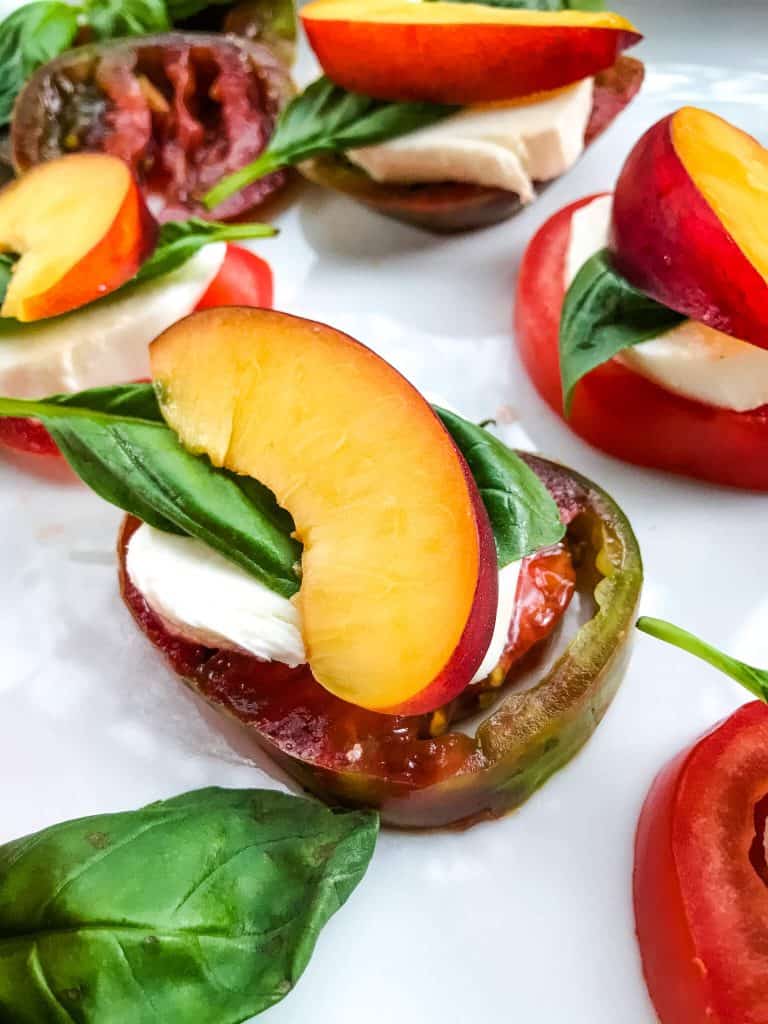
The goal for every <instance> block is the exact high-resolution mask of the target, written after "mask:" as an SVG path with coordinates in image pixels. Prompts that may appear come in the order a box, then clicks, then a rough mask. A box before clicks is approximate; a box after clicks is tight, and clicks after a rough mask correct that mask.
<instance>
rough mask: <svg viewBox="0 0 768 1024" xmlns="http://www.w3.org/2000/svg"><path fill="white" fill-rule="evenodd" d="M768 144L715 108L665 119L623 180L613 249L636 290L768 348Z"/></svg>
mask: <svg viewBox="0 0 768 1024" xmlns="http://www.w3.org/2000/svg"><path fill="white" fill-rule="evenodd" d="M766 222H768V150H766V149H765V148H764V147H763V146H761V145H760V143H759V142H758V141H757V140H756V139H754V138H752V136H751V135H747V134H746V133H745V132H742V131H740V130H739V129H738V128H735V127H734V126H733V125H731V124H729V123H728V122H727V121H724V120H723V119H722V118H720V117H717V116H716V115H715V114H711V113H709V112H707V111H705V110H699V109H697V108H694V107H684V108H682V109H681V110H678V111H677V112H676V113H674V114H671V115H669V116H668V117H665V118H664V119H663V120H661V121H659V122H658V124H655V125H654V126H653V127H652V128H651V129H650V130H649V131H648V132H646V134H645V135H644V136H643V137H642V138H641V139H640V141H639V142H638V144H637V145H636V146H635V148H634V150H633V151H632V153H631V154H630V156H629V159H628V160H627V162H626V164H625V165H624V168H623V170H622V172H621V175H620V177H619V181H618V184H617V185H616V192H615V194H614V202H613V225H612V239H611V249H612V252H613V256H614V259H615V262H616V266H617V268H618V269H619V270H620V271H621V273H622V274H623V275H624V276H625V277H626V278H627V279H628V280H629V281H630V282H631V283H632V284H633V285H635V287H636V288H639V289H641V290H642V291H644V292H646V294H648V295H650V296H651V297H652V298H654V299H656V301H657V302H661V303H663V304H664V305H665V306H669V307H670V309H674V310H676V311H677V312H678V313H682V314H683V315H685V316H688V317H691V318H692V319H694V320H699V321H701V322H702V323H705V324H707V325H709V326H710V327H714V328H716V329H717V330H719V331H724V332H725V333H726V334H731V335H733V336H734V337H737V338H742V339H744V340H746V341H750V342H752V343H753V344H755V345H759V346H761V347H762V348H768V235H767V234H766V232H765V229H764V225H765V224H766Z"/></svg>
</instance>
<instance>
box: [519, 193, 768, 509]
mask: <svg viewBox="0 0 768 1024" xmlns="http://www.w3.org/2000/svg"><path fill="white" fill-rule="evenodd" d="M594 198H596V197H595V196H588V197H587V198H586V199H581V200H579V201H578V202H576V203H572V204H571V205H570V206H567V207H566V208H565V209H564V210H561V211H560V212H559V213H557V214H555V216H554V217H552V218H551V219H550V220H549V221H547V222H546V223H545V224H544V226H543V227H542V228H541V229H540V230H539V232H538V233H537V234H536V236H535V237H534V239H533V241H532V242H531V244H530V245H529V247H528V250H527V252H526V254H525V256H524V257H523V262H522V265H521V268H520V277H519V280H518V286H517V301H516V308H515V333H516V336H517V345H518V348H519V351H520V356H521V358H522V361H523V363H524V365H525V367H526V369H527V370H528V373H529V374H530V376H531V379H532V380H533V383H534V384H535V385H536V388H537V390H538V391H539V393H540V394H541V395H542V397H543V398H544V399H545V400H546V402H547V403H548V404H549V405H550V406H551V407H552V409H554V411H555V412H556V413H557V414H558V415H559V416H561V417H562V416H563V404H562V389H561V386H560V346H559V330H560V314H561V311H562V307H563V301H564V299H565V259H566V253H567V250H568V243H569V240H570V225H571V218H572V217H573V214H574V213H575V212H576V210H578V209H579V207H581V206H584V205H585V204H586V203H589V202H591V201H592V200H593V199H594ZM567 422H568V425H569V426H570V427H571V429H572V430H574V431H575V432H576V433H577V434H579V435H580V436H581V437H583V438H584V439H585V440H586V441H589V443H590V444H592V445H594V446H595V447H596V448H601V449H602V450H603V451H605V452H608V453H609V454H610V455H615V456H616V457H617V458H619V459H624V460H625V461H627V462H634V463H637V464H638V465H641V466H652V467H654V468H656V469H665V470H669V471H671V472H673V473H682V474H684V475H686V476H693V477H699V478H701V479H703V480H711V481H713V482H715V483H720V484H729V485H730V486H733V487H746V488H753V489H755V490H761V491H765V490H768V458H766V453H768V406H762V407H761V408H759V409H755V410H753V411H751V412H732V411H730V410H728V409H717V408H715V407H714V406H709V405H704V404H703V403H701V402H694V401H691V400H690V399H687V398H680V397H679V396H678V395H673V394H672V393H671V392H669V391H665V390H664V389H663V388H660V387H658V385H656V384H653V383H651V381H648V380H645V379H644V378H643V377H640V376H639V375H638V374H636V373H633V372H632V371H631V370H629V369H627V368H626V367H624V366H621V365H620V364H619V363H617V362H615V361H611V362H609V363H605V364H604V365H603V366H599V367H598V368H597V369H595V370H593V371H592V372H591V373H589V374H587V376H586V377H584V378H583V379H582V380H581V381H580V383H579V384H578V385H577V387H576V392H575V395H574V401H573V408H572V412H571V416H570V418H569V419H568V421H567Z"/></svg>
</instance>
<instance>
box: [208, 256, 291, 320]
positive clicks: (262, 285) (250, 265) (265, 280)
mask: <svg viewBox="0 0 768 1024" xmlns="http://www.w3.org/2000/svg"><path fill="white" fill-rule="evenodd" d="M272 297H273V288H272V270H271V269H270V266H269V264H268V263H267V262H266V260H263V259H262V258H261V257H260V256H257V255H256V254H255V253H253V252H250V251H249V250H248V249H243V248H242V246H239V245H228V246H227V255H226V256H225V258H224V262H223V263H222V265H221V269H220V270H219V272H218V274H217V275H216V277H215V278H214V279H213V281H212V282H211V284H210V286H209V288H208V291H207V292H206V293H205V295H204V296H203V297H202V299H200V301H199V302H198V304H197V306H195V309H196V310H198V309H210V308H211V307H212V306H263V307H271V306H272Z"/></svg>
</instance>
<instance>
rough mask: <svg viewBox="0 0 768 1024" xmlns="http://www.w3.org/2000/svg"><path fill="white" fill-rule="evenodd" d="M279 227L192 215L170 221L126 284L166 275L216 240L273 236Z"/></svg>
mask: <svg viewBox="0 0 768 1024" xmlns="http://www.w3.org/2000/svg"><path fill="white" fill-rule="evenodd" d="M276 234H277V229H276V228H273V227H272V226H271V225H270V224H256V223H252V224H219V223H217V222H216V221H210V220H201V219H200V218H199V217H190V219H189V220H180V221H169V223H167V224H163V226H162V228H161V229H160V237H159V238H158V240H157V245H156V246H155V251H154V252H153V253H152V255H151V256H150V257H149V259H148V260H147V261H146V263H144V264H143V265H142V266H141V268H140V269H139V272H138V273H137V274H136V276H135V277H134V278H132V280H130V281H129V282H128V284H127V285H124V286H123V287H125V288H130V287H131V286H132V285H134V284H143V283H144V282H145V281H151V280H152V279H153V278H155V277H160V276H161V275H163V274H170V273H171V272H172V271H173V270H176V269H177V268H178V267H180V266H181V265H182V264H183V263H186V262H187V260H190V259H191V258H192V257H193V256H194V255H195V253H197V252H199V250H200V249H202V248H203V247H204V246H206V245H210V244H211V243H212V242H237V241H243V240H244V239H246V238H271V237H272V236H274V235H276Z"/></svg>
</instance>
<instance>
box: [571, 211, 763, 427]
mask: <svg viewBox="0 0 768 1024" xmlns="http://www.w3.org/2000/svg"><path fill="white" fill-rule="evenodd" d="M611 203H612V198H611V196H601V197H599V198H598V199H595V200H593V201H592V202H591V203H588V204H587V205H586V206H582V207H580V209H578V210H577V211H576V213H574V215H573V218H572V219H571V235H570V242H569V246H568V252H567V254H566V261H565V285H566V288H568V287H570V285H571V283H572V282H573V279H574V278H575V277H576V274H577V273H578V272H579V270H580V269H581V267H582V266H583V265H584V264H585V263H586V262H587V260H588V259H589V258H590V257H591V256H594V254H595V253H596V252H599V251H600V250H601V249H604V248H605V247H606V246H607V245H608V237H609V232H610V222H611ZM616 359H617V360H618V362H620V363H622V364H623V365H624V366H626V367H628V368H629V369H630V370H632V371H634V372H635V373H637V374H639V375H640V376H641V377H645V378H646V379H647V380H650V381H653V383H654V384H658V386H659V387H662V388H664V389H665V390H666V391H670V392H672V394H675V395H681V396H682V397H683V398H691V399H693V400H694V401H696V402H701V403H703V404H704V405H712V406H715V407H716V408H719V409H731V410H732V411H734V412H748V411H749V410H750V409H757V408H759V407H760V406H761V405H765V404H768V350H766V349H762V348H758V347H757V346H756V345H750V344H749V343H748V342H746V341H740V340H739V339H738V338H732V337H731V336H730V335H729V334H723V332H722V331H716V330H714V329H713V328H711V327H707V326H706V325H705V324H702V323H699V322H698V321H697V320H685V321H683V323H681V324H680V325H679V326H677V327H674V328H673V329H672V330H670V331H667V332H665V333H664V334H661V335H659V336H658V337H656V338H652V339H650V340H649V341H643V342H641V343H640V344H639V345H634V346H633V347H632V348H628V349H625V350H624V351H623V352H622V353H621V354H620V355H618V356H617V357H616Z"/></svg>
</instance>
